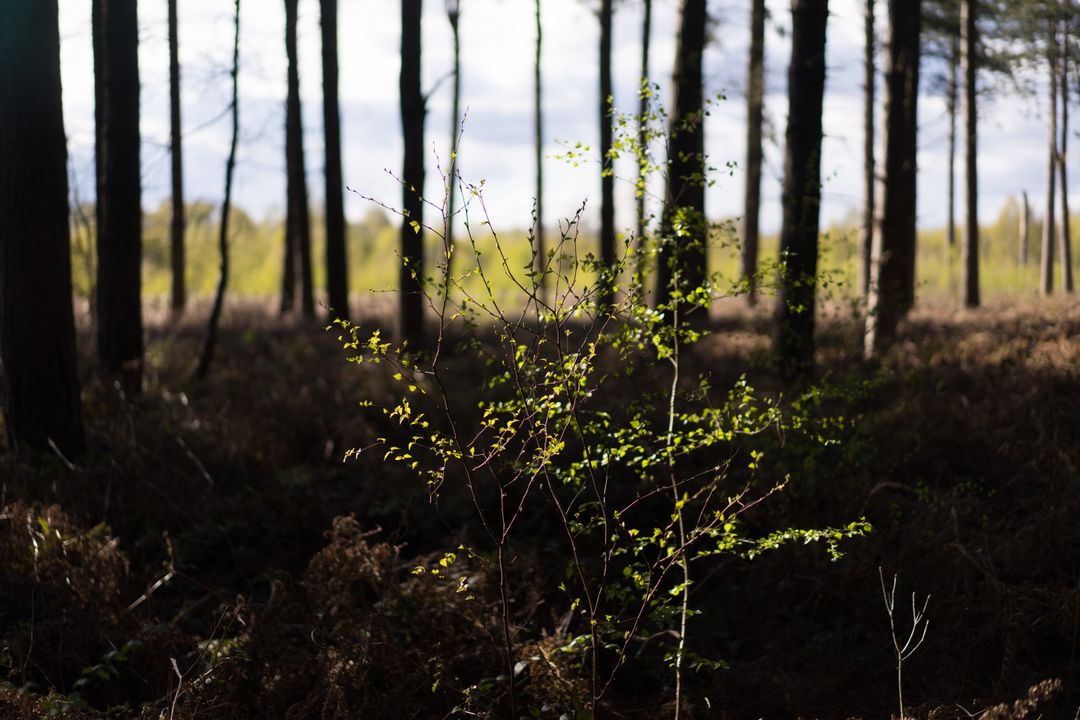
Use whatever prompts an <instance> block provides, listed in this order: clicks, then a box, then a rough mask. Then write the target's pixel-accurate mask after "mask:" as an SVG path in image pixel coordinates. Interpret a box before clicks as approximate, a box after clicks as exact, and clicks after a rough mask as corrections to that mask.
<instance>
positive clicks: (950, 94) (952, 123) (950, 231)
mask: <svg viewBox="0 0 1080 720" xmlns="http://www.w3.org/2000/svg"><path fill="white" fill-rule="evenodd" d="M960 22H961V26H962V25H963V20H962V19H961V21H960ZM959 65H960V39H959V37H954V38H953V41H952V47H951V52H950V54H949V81H948V85H947V87H946V88H945V106H946V112H947V113H948V115H949V131H948V141H947V145H948V150H947V151H946V152H947V154H948V159H947V164H948V171H947V172H948V173H949V178H948V188H947V190H946V193H947V195H948V199H947V202H948V208H947V216H946V220H945V245H946V247H947V248H952V247H953V246H954V245H956V116H957V114H958V113H957V109H958V108H959V106H960V83H959V78H958V73H957V70H958V66H959ZM965 82H966V80H965ZM946 257H948V252H946Z"/></svg>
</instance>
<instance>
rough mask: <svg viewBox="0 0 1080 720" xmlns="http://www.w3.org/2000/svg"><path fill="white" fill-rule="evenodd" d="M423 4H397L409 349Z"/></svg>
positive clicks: (420, 308)
mask: <svg viewBox="0 0 1080 720" xmlns="http://www.w3.org/2000/svg"><path fill="white" fill-rule="evenodd" d="M422 5H423V3H422V0H401V123H402V128H403V131H404V132H403V134H404V140H405V153H404V169H403V172H402V192H403V197H402V203H401V206H402V213H403V215H404V217H403V218H402V223H401V259H402V266H401V338H402V340H404V341H405V342H408V343H409V346H410V347H412V348H419V347H420V346H421V345H422V344H423V340H424V287H423V281H424V244H423V239H424V234H423V231H424V228H423V223H424V205H423V199H422V194H423V192H424V96H423V93H422V91H421V89H420V87H421V86H420V48H421V43H420V16H421V11H422Z"/></svg>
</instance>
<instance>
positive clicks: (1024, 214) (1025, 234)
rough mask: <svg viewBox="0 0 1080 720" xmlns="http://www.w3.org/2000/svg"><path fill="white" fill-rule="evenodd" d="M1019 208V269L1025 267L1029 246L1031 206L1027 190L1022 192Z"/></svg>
mask: <svg viewBox="0 0 1080 720" xmlns="http://www.w3.org/2000/svg"><path fill="white" fill-rule="evenodd" d="M1021 202H1022V205H1021V208H1020V258H1019V260H1020V267H1024V266H1025V265H1027V261H1028V249H1029V248H1030V246H1031V206H1030V205H1029V204H1028V194H1027V190H1025V191H1024V194H1023V198H1022V201H1021Z"/></svg>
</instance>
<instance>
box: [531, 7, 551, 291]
mask: <svg viewBox="0 0 1080 720" xmlns="http://www.w3.org/2000/svg"><path fill="white" fill-rule="evenodd" d="M535 15H536V53H535V56H534V58H533V153H534V155H535V163H536V223H535V227H534V229H533V237H534V242H535V243H536V260H535V270H536V272H538V273H540V274H541V275H540V288H539V291H540V293H541V295H542V296H546V294H547V277H546V275H545V272H546V270H547V268H548V257H547V248H546V246H545V243H544V105H543V98H544V92H543V90H544V86H543V79H544V77H543V71H542V65H541V62H540V61H541V57H542V51H543V47H544V26H543V23H542V22H541V17H540V0H536V12H535Z"/></svg>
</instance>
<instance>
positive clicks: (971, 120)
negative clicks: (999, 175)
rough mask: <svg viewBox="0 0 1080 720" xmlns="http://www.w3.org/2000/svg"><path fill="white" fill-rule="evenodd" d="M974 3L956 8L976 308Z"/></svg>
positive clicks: (969, 296)
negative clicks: (961, 69)
mask: <svg viewBox="0 0 1080 720" xmlns="http://www.w3.org/2000/svg"><path fill="white" fill-rule="evenodd" d="M975 13H976V5H975V0H964V2H963V3H962V4H961V5H960V32H961V44H962V46H963V47H962V50H961V53H962V54H961V58H960V64H961V66H962V68H963V71H964V185H965V196H964V209H965V213H964V247H963V251H964V252H963V254H964V305H965V306H966V307H978V306H979V166H978V160H979V158H978V123H979V114H978V110H977V109H976V106H975V103H976V98H977V97H978V94H977V90H978V88H976V86H975V83H976V72H975V71H976V58H977V54H976V48H977V46H978V25H977V24H976V22H975V20H976V18H975Z"/></svg>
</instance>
